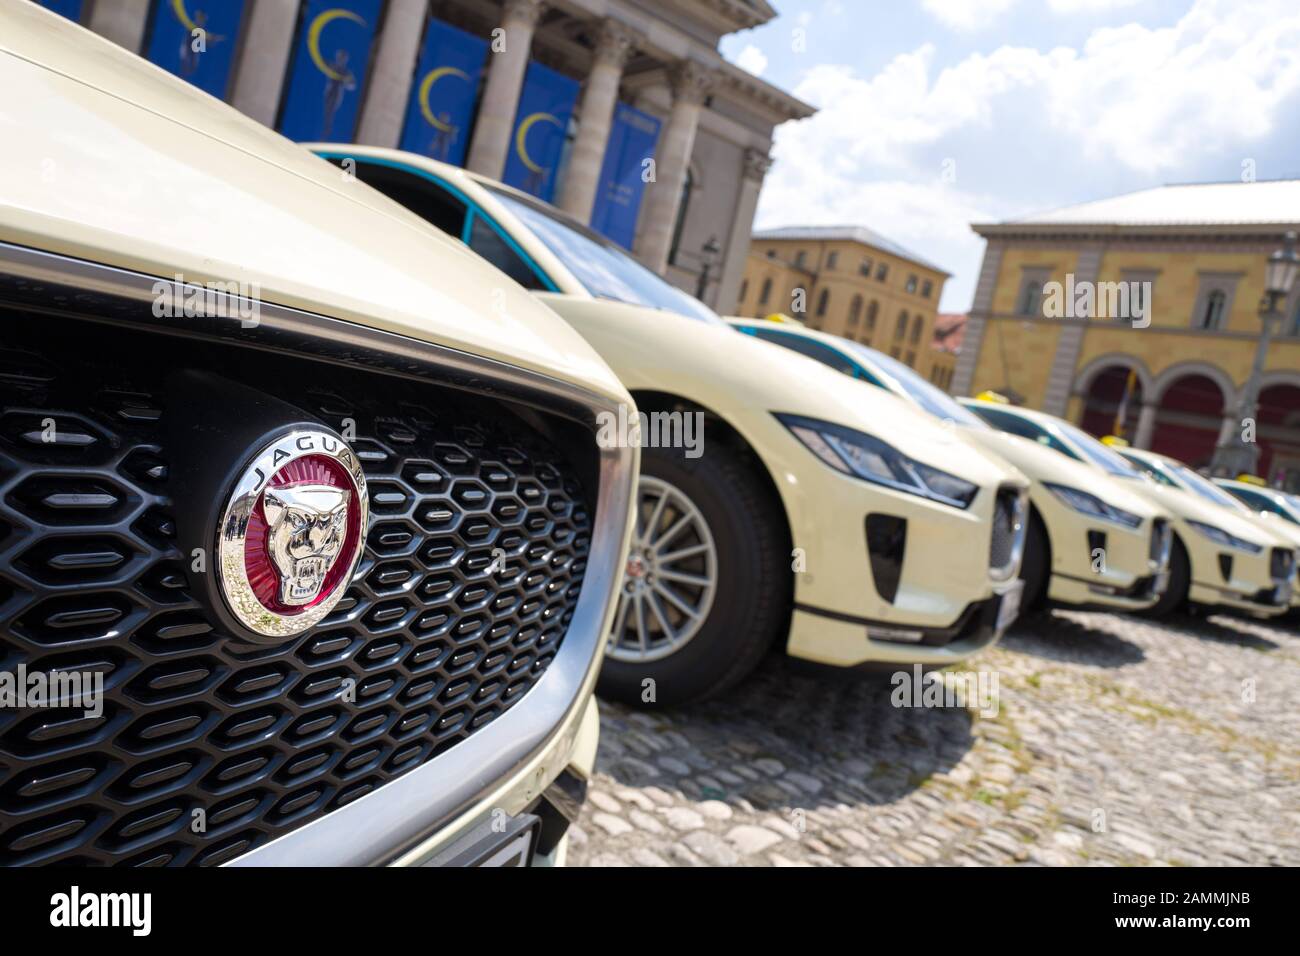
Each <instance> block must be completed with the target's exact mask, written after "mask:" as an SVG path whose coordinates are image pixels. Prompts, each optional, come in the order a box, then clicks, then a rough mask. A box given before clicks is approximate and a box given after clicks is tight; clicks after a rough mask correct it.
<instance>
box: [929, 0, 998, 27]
mask: <svg viewBox="0 0 1300 956" xmlns="http://www.w3.org/2000/svg"><path fill="white" fill-rule="evenodd" d="M1015 2H1016V0H921V6H923V7H924V8H925V9H926V11H927V12H928V13H930V14H931V15H932V16H934V17H935V18H936V19H938V20H939V21H940V22H941V23H943V24H945V25H946V26H949V27H952V28H953V29H954V30H974V29H975V28H976V27H980V26H983V25H985V24H987V23H988V22H989V21H990V20H992V19H993V18H994V17H996V16H998V15H1000V14H1002V13H1005V12H1006V11H1007V10H1009V9H1010V8H1011V6H1012V4H1014V3H1015Z"/></svg>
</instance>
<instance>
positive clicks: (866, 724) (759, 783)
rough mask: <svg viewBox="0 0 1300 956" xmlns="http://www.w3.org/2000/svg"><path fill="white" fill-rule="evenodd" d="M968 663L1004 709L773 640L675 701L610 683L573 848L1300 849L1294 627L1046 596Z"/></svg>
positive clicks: (593, 855)
mask: <svg viewBox="0 0 1300 956" xmlns="http://www.w3.org/2000/svg"><path fill="white" fill-rule="evenodd" d="M966 669H969V670H976V671H987V672H995V673H997V675H998V683H999V691H1000V694H999V709H998V713H997V714H996V716H989V717H985V716H981V715H980V713H979V712H977V710H976V707H977V705H976V704H975V703H973V702H972V703H971V705H970V707H969V708H946V709H936V708H932V709H907V708H895V707H893V706H891V704H890V693H891V690H892V688H891V686H890V684H889V683H888V682H887V680H883V681H882V680H880V679H877V680H875V682H874V683H873V682H871V681H870V680H868V679H861V678H859V679H855V680H845V679H843V678H835V677H826V676H821V675H816V676H814V675H810V674H808V673H806V672H804V671H802V670H800V669H799V668H798V666H797V665H795V664H793V663H792V662H790V661H788V660H786V659H784V658H781V657H779V656H774V657H772V658H770V659H769V660H768V661H767V662H765V663H764V665H763V666H762V667H761V668H760V669H759V671H758V672H757V673H755V674H754V675H753V676H752V677H751V678H750V679H749V680H748V681H747V682H746V683H745V684H743V685H742V686H741V687H739V688H737V689H736V690H735V691H733V692H732V693H730V694H729V695H727V696H725V697H723V698H721V699H719V700H716V701H710V702H707V703H705V704H702V705H699V706H696V707H693V708H689V709H681V710H676V711H659V712H638V711H636V710H634V709H631V708H627V707H623V706H620V705H617V704H612V703H609V702H606V701H602V702H601V712H602V717H601V741H600V753H599V756H598V758H597V762H596V774H595V779H594V780H593V781H592V787H591V790H590V791H589V799H588V802H587V805H586V808H585V809H584V811H583V816H582V819H581V820H580V822H579V825H578V826H577V827H575V828H574V829H573V831H571V832H572V839H571V842H570V850H569V859H570V863H571V865H590V866H607V865H649V866H663V865H668V866H674V865H709V864H712V865H756V866H762V865H777V866H784V865H810V864H811V865H817V866H832V865H874V864H879V865H904V864H927V863H938V864H995V863H1038V864H1049V865H1058V864H1059V865H1066V864H1116V865H1125V864H1138V865H1142V864H1170V865H1197V864H1228V865H1240V864H1247V863H1251V864H1286V865H1291V866H1295V865H1300V626H1297V625H1296V624H1294V623H1292V624H1289V625H1282V626H1277V625H1268V624H1256V623H1248V622H1245V621H1240V620H1237V619H1234V618H1227V617H1213V618H1210V619H1208V620H1206V619H1182V620H1179V621H1177V622H1176V623H1173V624H1163V623H1153V622H1148V621H1144V620H1141V619H1134V618H1127V617H1120V616H1116V615H1110V614H1092V613H1076V612H1060V611H1058V612H1054V613H1052V614H1051V615H1048V616H1045V617H1037V618H1033V619H1030V620H1028V621H1025V622H1022V623H1021V624H1020V625H1018V626H1017V628H1016V629H1015V630H1013V632H1012V633H1011V634H1009V635H1008V636H1007V637H1006V638H1005V639H1004V641H1003V642H1002V643H1001V644H1000V645H999V646H998V647H996V648H994V649H992V650H990V651H986V652H984V653H983V654H981V655H979V656H978V657H976V658H975V659H974V660H973V661H971V662H968V664H967V665H966Z"/></svg>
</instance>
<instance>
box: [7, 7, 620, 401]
mask: <svg viewBox="0 0 1300 956" xmlns="http://www.w3.org/2000/svg"><path fill="white" fill-rule="evenodd" d="M0 85H2V86H3V88H4V89H6V90H9V91H10V95H9V96H7V97H6V99H5V106H4V109H3V110H2V111H0V139H2V140H3V141H4V144H5V146H4V150H3V154H2V158H0V171H2V172H3V173H4V175H0V241H5V242H9V243H13V244H16V245H21V246H27V247H31V248H36V249H40V250H43V251H47V252H52V253H57V254H60V255H65V256H72V257H75V258H79V259H86V260H90V261H93V262H97V263H103V264H106V265H111V266H117V267H120V268H123V269H129V270H133V271H136V272H141V273H145V274H147V275H150V276H156V277H163V278H167V279H172V278H174V277H175V276H176V274H177V273H180V274H181V275H182V276H183V279H184V281H187V282H199V283H203V282H210V281H220V282H243V283H247V284H248V285H249V287H250V290H251V291H254V292H255V293H256V297H257V298H259V299H260V300H261V301H264V302H272V303H276V304H279V305H285V306H290V307H294V308H298V309H303V310H306V311H308V312H313V313H317V314H321V315H327V316H331V317H333V318H338V319H343V320H346V321H351V322H356V323H359V324H362V325H366V326H369V327H372V328H378V329H383V330H385V331H389V332H395V333H399V334H402V335H406V336H410V337H412V338H417V339H421V340H424V341H428V342H433V343H436V344H439V345H444V346H449V347H452V348H457V349H461V350H464V351H468V352H472V353H474V354H476V355H481V356H486V357H489V358H493V359H497V360H500V361H503V362H507V363H509V364H511V365H515V366H520V367H523V368H528V369H532V370H533V371H538V372H542V373H545V374H549V375H552V376H555V377H559V378H563V379H566V380H568V381H570V382H573V383H575V384H580V385H583V386H584V387H587V388H589V389H591V390H594V391H598V392H601V393H603V394H605V395H607V396H610V397H613V398H615V399H617V400H624V399H625V398H626V394H625V392H624V391H623V389H622V388H621V386H620V385H619V383H618V381H617V380H616V379H615V377H614V376H613V374H612V373H611V372H610V371H609V369H608V368H607V367H606V366H605V365H604V363H603V362H601V361H600V359H599V357H598V356H597V355H596V354H595V353H594V352H593V351H592V349H591V348H590V347H589V346H587V344H586V343H585V342H583V341H582V339H581V338H580V337H579V336H577V335H576V334H574V333H573V332H572V330H571V329H569V328H568V327H566V326H565V324H564V323H563V322H560V321H559V320H558V319H556V318H555V316H554V315H552V314H551V313H550V312H549V311H548V310H547V309H546V308H545V307H543V306H542V305H540V304H539V303H537V302H536V301H535V300H534V299H532V297H531V296H529V295H528V294H527V293H526V292H525V291H524V290H523V289H522V288H520V287H519V286H517V285H515V283H513V282H511V281H510V280H509V279H507V278H505V277H504V276H503V275H502V274H501V273H500V272H498V271H497V270H496V269H494V268H492V267H491V266H490V265H488V264H487V263H485V262H484V261H482V260H481V259H479V258H478V257H477V256H475V255H474V254H473V253H471V252H469V251H468V250H467V249H465V248H464V247H462V246H461V245H460V244H459V243H457V242H455V241H454V240H451V239H448V238H445V237H443V236H442V235H440V234H439V233H437V232H436V231H435V230H434V229H433V228H432V227H429V226H428V225H426V224H425V223H423V222H422V221H420V220H419V219H417V218H416V217H415V216H413V215H412V214H410V213H409V212H407V211H406V210H405V209H402V208H401V207H400V206H398V205H397V204H396V203H393V202H392V201H390V200H389V199H387V198H386V197H384V196H382V195H380V194H379V193H378V192H376V191H374V190H372V189H370V188H369V187H368V186H365V185H364V184H362V183H360V182H358V181H356V180H355V178H350V177H347V176H345V175H344V173H343V172H342V171H341V170H339V169H338V168H337V167H335V166H332V165H330V164H329V163H327V162H326V161H325V160H322V159H319V158H317V157H315V156H313V155H311V154H310V153H309V152H307V151H306V150H305V149H302V148H301V147H299V146H297V145H296V144H294V143H292V142H290V141H289V140H287V139H285V138H284V137H282V136H279V135H278V134H276V133H274V132H272V131H271V130H269V129H267V128H266V127H264V126H262V125H260V124H259V123H256V122H254V121H253V120H250V119H248V118H247V117H245V116H244V115H243V114H241V113H239V112H238V111H237V110H235V109H233V108H232V107H230V106H227V105H226V104H224V103H222V102H220V101H218V100H216V99H214V98H212V97H211V96H208V95H207V94H206V93H203V92H201V91H199V90H197V89H195V88H194V87H192V86H191V85H190V84H188V83H186V82H184V81H183V80H180V79H178V78H176V77H174V76H172V75H171V74H169V73H166V72H165V71H163V70H161V69H159V68H158V67H155V66H153V65H152V64H150V63H148V62H146V61H145V60H143V59H141V58H139V57H137V56H134V55H132V54H130V53H127V52H126V51H125V50H123V49H121V48H120V47H118V46H116V45H115V44H113V43H110V42H109V41H107V40H105V39H103V38H102V37H99V36H96V35H95V34H93V33H91V32H90V31H88V30H84V29H82V28H80V27H78V26H75V25H73V24H71V23H69V22H68V21H67V20H65V19H64V18H62V17H59V16H57V15H55V14H52V13H49V12H47V11H45V10H42V9H41V8H40V7H39V6H38V5H37V4H34V3H6V4H3V5H2V6H0Z"/></svg>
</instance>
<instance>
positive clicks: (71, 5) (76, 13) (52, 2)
mask: <svg viewBox="0 0 1300 956" xmlns="http://www.w3.org/2000/svg"><path fill="white" fill-rule="evenodd" d="M36 2H37V3H39V4H40V5H41V6H43V7H44V8H45V9H46V10H53V11H54V12H55V13H57V14H60V15H62V16H65V17H67V18H68V19H69V20H71V21H72V22H73V23H80V22H81V12H82V10H83V8H84V7H85V6H86V3H85V0H36Z"/></svg>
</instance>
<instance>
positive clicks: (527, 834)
mask: <svg viewBox="0 0 1300 956" xmlns="http://www.w3.org/2000/svg"><path fill="white" fill-rule="evenodd" d="M541 824H542V821H541V820H540V819H539V818H538V817H537V816H535V815H534V814H531V813H521V814H519V815H518V816H514V817H504V818H502V819H500V820H497V819H496V818H493V819H492V820H486V821H484V822H483V823H481V824H479V825H478V826H477V827H475V828H474V829H473V830H471V831H470V832H469V833H467V834H465V835H464V836H462V837H461V838H460V839H458V840H456V842H455V843H453V844H452V845H451V846H449V847H447V848H445V849H443V850H441V851H439V852H437V853H436V854H434V855H433V856H432V857H430V858H428V859H426V860H424V861H423V862H422V863H421V864H420V865H421V866H449V867H475V866H529V865H531V864H532V862H533V852H534V851H535V850H536V848H537V835H538V833H540V832H541Z"/></svg>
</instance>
